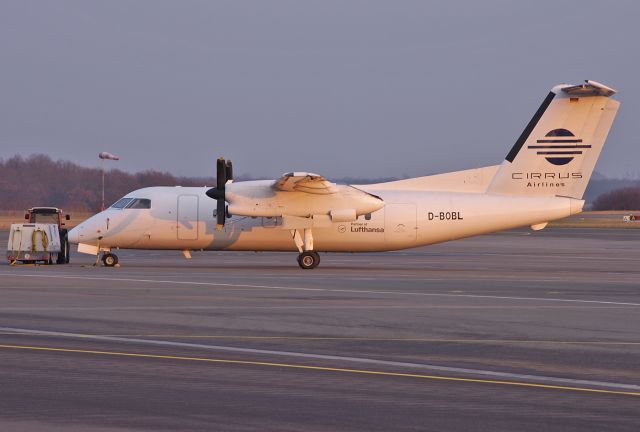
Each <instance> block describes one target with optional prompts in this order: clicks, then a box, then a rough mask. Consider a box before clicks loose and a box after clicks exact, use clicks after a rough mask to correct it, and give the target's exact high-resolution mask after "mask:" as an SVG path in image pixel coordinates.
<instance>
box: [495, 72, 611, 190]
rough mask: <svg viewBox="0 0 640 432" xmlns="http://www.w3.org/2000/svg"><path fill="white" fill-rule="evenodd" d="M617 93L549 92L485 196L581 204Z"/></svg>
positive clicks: (595, 89)
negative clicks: (559, 199) (545, 197)
mask: <svg viewBox="0 0 640 432" xmlns="http://www.w3.org/2000/svg"><path fill="white" fill-rule="evenodd" d="M615 93H616V91H615V90H613V89H612V88H610V87H607V86H605V85H603V84H600V83H598V82H595V81H586V82H585V84H581V85H567V84H562V85H558V86H555V87H554V88H553V89H551V92H550V93H549V94H548V95H547V97H546V98H545V99H544V101H543V102H542V105H540V108H538V111H537V112H536V113H535V115H534V116H533V118H532V119H531V121H530V122H529V124H528V125H527V127H526V128H525V129H524V131H523V132H522V135H520V138H518V140H517V141H516V143H515V144H514V146H513V148H512V149H511V151H510V152H509V154H508V155H507V157H506V159H505V160H504V162H503V163H502V165H501V166H500V168H499V169H498V172H497V173H496V175H495V176H494V177H493V179H492V181H491V183H490V185H489V187H488V189H487V192H489V193H496V194H508V195H555V196H563V197H570V198H575V199H582V196H583V195H584V191H585V189H586V187H587V183H588V182H589V178H590V177H591V174H592V173H593V169H594V167H595V165H596V161H597V160H598V157H599V156H600V151H601V150H602V146H603V145H604V142H605V140H606V138H607V135H608V134H609V129H611V125H612V124H613V120H614V118H615V116H616V113H617V112H618V107H619V106H620V103H619V102H618V101H616V100H613V99H611V98H610V96H613V95H614V94H615Z"/></svg>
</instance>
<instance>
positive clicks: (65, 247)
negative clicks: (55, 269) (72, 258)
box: [56, 229, 69, 264]
mask: <svg viewBox="0 0 640 432" xmlns="http://www.w3.org/2000/svg"><path fill="white" fill-rule="evenodd" d="M68 263H69V239H68V238H67V230H66V229H63V230H60V253H59V254H58V260H57V261H56V264H68Z"/></svg>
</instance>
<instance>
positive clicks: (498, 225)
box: [69, 185, 584, 252]
mask: <svg viewBox="0 0 640 432" xmlns="http://www.w3.org/2000/svg"><path fill="white" fill-rule="evenodd" d="M373 186H375V185H373ZM207 189H208V188H206V187H151V188H145V189H140V190H137V191H134V192H131V193H130V194H128V195H127V197H132V198H144V199H149V200H150V201H151V208H149V209H116V208H109V209H107V210H105V211H103V212H101V213H98V214H96V215H95V216H93V217H91V218H90V219H88V220H86V221H84V222H83V223H81V224H80V225H78V226H77V227H76V228H75V229H73V230H72V231H71V232H70V233H69V240H70V241H71V242H72V243H81V244H84V245H91V246H97V247H98V248H100V249H102V250H109V249H111V248H130V249H174V250H200V249H202V250H236V251H297V250H298V249H297V247H296V245H295V243H294V241H293V239H292V232H291V230H289V229H287V228H285V227H283V221H282V218H281V217H248V216H247V217H244V216H231V217H230V218H229V219H227V221H226V225H225V226H224V228H223V229H222V230H221V231H217V230H216V218H215V209H216V201H215V200H213V199H211V198H209V197H207V196H206V195H205V192H206V191H207ZM360 189H362V190H364V191H366V192H368V193H370V194H373V195H376V196H378V197H380V198H381V199H382V200H384V207H383V208H382V209H380V210H377V211H374V212H373V213H371V214H370V216H360V217H358V218H357V220H355V221H352V222H331V223H330V224H329V225H326V226H324V227H318V228H313V237H314V244H315V245H314V248H315V250H316V251H326V252H366V251H387V250H398V249H405V248H411V247H416V246H422V245H429V244H434V243H440V242H444V241H448V240H454V239H459V238H463V237H469V236H473V235H479V234H485V233H490V232H495V231H500V230H505V229H511V228H516V227H522V226H535V225H540V224H544V223H545V222H548V221H551V220H555V219H560V218H564V217H566V216H569V215H571V214H575V213H578V212H580V211H581V210H582V205H583V204H584V201H582V200H577V199H572V198H564V197H556V196H509V195H499V194H488V193H475V192H437V191H431V192H430V191H412V190H388V189H384V188H382V189H380V190H376V189H375V188H370V187H369V188H368V187H360Z"/></svg>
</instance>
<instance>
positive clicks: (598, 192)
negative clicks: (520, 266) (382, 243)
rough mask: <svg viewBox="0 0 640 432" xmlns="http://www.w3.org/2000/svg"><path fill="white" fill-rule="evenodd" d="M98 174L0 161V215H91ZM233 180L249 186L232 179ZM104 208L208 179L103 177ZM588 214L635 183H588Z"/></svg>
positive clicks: (29, 160) (638, 189)
mask: <svg viewBox="0 0 640 432" xmlns="http://www.w3.org/2000/svg"><path fill="white" fill-rule="evenodd" d="M101 177H102V171H101V170H100V169H99V168H86V167H82V166H79V165H76V164H74V163H72V162H68V161H54V160H52V159H51V158H50V157H49V156H46V155H32V156H27V157H23V156H13V157H11V158H9V159H6V160H4V159H0V210H24V209H26V208H29V207H32V206H52V207H60V208H62V209H63V210H65V211H85V212H94V211H98V210H100V206H101V196H102V195H101V194H102V183H101ZM236 180H250V178H248V177H246V176H239V175H236ZM332 180H333V181H336V182H338V183H343V184H369V183H378V182H382V181H391V180H396V178H378V179H357V178H343V179H332ZM105 184H106V188H105V204H106V205H107V206H108V205H110V204H112V203H114V202H115V201H116V200H117V199H118V198H120V197H122V196H123V195H125V194H127V193H129V192H131V191H132V190H135V189H140V188H143V187H148V186H204V185H212V186H213V185H214V184H215V179H214V178H213V177H176V176H174V175H172V174H170V173H167V172H161V171H154V170H149V171H142V172H139V173H134V174H132V173H128V172H125V171H120V170H115V169H114V170H109V171H105ZM585 199H586V200H587V203H588V204H589V203H591V208H592V209H594V210H640V182H638V181H635V182H634V181H631V180H616V179H606V178H602V177H600V178H594V179H592V181H591V182H589V187H588V188H587V192H586V194H585Z"/></svg>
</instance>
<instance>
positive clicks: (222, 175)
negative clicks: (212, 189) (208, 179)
mask: <svg viewBox="0 0 640 432" xmlns="http://www.w3.org/2000/svg"><path fill="white" fill-rule="evenodd" d="M226 183H227V164H226V162H225V160H224V158H223V157H221V158H218V160H217V161H216V188H217V189H218V190H220V191H224V185H225V184H226Z"/></svg>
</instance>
